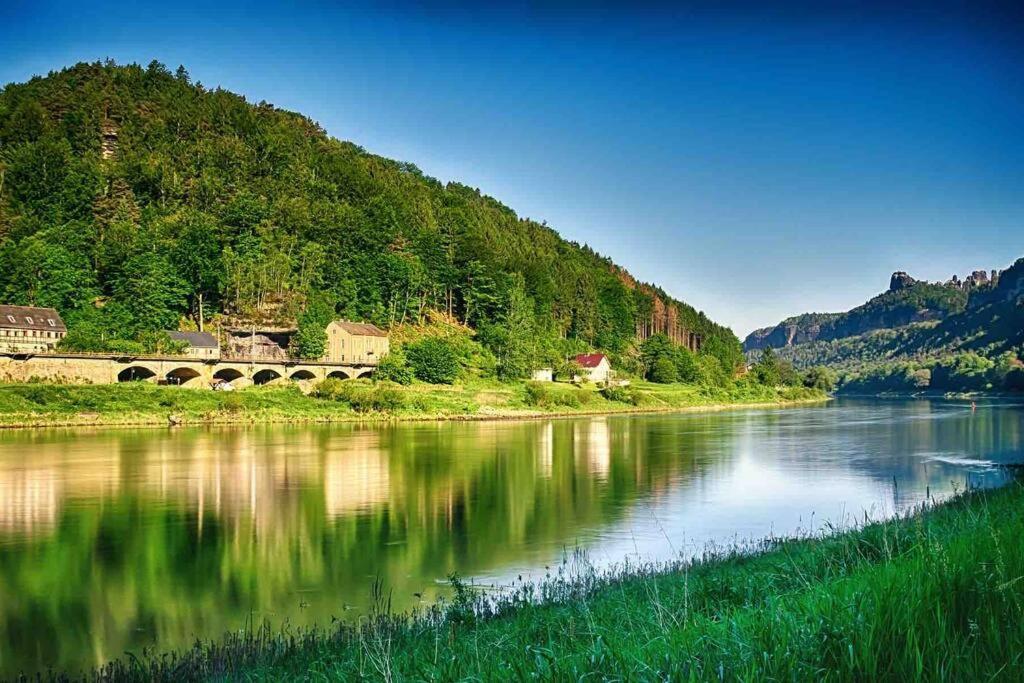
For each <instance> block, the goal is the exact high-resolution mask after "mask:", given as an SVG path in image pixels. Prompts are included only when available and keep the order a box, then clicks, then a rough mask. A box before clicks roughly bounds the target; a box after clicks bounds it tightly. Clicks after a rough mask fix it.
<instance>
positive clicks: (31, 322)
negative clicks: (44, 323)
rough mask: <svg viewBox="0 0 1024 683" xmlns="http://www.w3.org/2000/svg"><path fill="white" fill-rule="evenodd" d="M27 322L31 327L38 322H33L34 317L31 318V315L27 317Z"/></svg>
mask: <svg viewBox="0 0 1024 683" xmlns="http://www.w3.org/2000/svg"><path fill="white" fill-rule="evenodd" d="M25 322H27V323H28V324H29V325H35V324H36V321H35V320H33V319H32V316H30V315H26V316H25Z"/></svg>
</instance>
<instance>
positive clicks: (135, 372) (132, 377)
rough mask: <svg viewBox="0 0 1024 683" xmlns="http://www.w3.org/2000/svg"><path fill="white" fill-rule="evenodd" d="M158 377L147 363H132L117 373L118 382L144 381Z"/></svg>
mask: <svg viewBox="0 0 1024 683" xmlns="http://www.w3.org/2000/svg"><path fill="white" fill-rule="evenodd" d="M154 377H156V373H155V372H153V371H152V370H150V369H149V368H147V367H146V366H145V365H132V366H129V367H127V368H125V369H124V370H122V371H121V372H119V373H117V381H118V382H144V381H146V380H150V379H153V378H154Z"/></svg>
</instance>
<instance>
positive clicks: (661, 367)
mask: <svg viewBox="0 0 1024 683" xmlns="http://www.w3.org/2000/svg"><path fill="white" fill-rule="evenodd" d="M650 377H651V381H652V382H657V383H658V384H671V383H672V382H675V381H676V380H677V379H678V378H679V373H678V371H677V370H676V364H675V363H673V362H672V359H671V358H668V357H662V358H659V359H658V360H656V361H654V366H653V367H652V368H651V373H650Z"/></svg>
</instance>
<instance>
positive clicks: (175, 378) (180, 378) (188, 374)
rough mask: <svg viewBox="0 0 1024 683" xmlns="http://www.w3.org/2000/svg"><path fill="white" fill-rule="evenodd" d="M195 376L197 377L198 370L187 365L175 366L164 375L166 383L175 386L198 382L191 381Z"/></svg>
mask: <svg viewBox="0 0 1024 683" xmlns="http://www.w3.org/2000/svg"><path fill="white" fill-rule="evenodd" d="M197 377H199V371H198V370H196V369H194V368H188V367H182V368H175V369H173V370H171V371H170V372H168V373H167V375H166V379H167V383H168V384H173V385H175V386H185V385H186V384H189V383H193V384H198V382H193V380H195V379H196V378H197Z"/></svg>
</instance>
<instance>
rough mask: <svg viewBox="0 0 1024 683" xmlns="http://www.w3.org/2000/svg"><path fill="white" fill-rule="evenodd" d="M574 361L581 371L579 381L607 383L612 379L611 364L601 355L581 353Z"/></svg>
mask: <svg viewBox="0 0 1024 683" xmlns="http://www.w3.org/2000/svg"><path fill="white" fill-rule="evenodd" d="M575 361H576V363H577V364H578V365H579V366H580V368H581V369H582V374H581V377H580V378H581V379H586V380H588V381H591V382H607V381H608V380H609V379H611V377H612V364H611V362H610V361H609V360H608V356H606V355H604V354H603V353H581V354H580V355H578V356H576V358H575Z"/></svg>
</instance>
